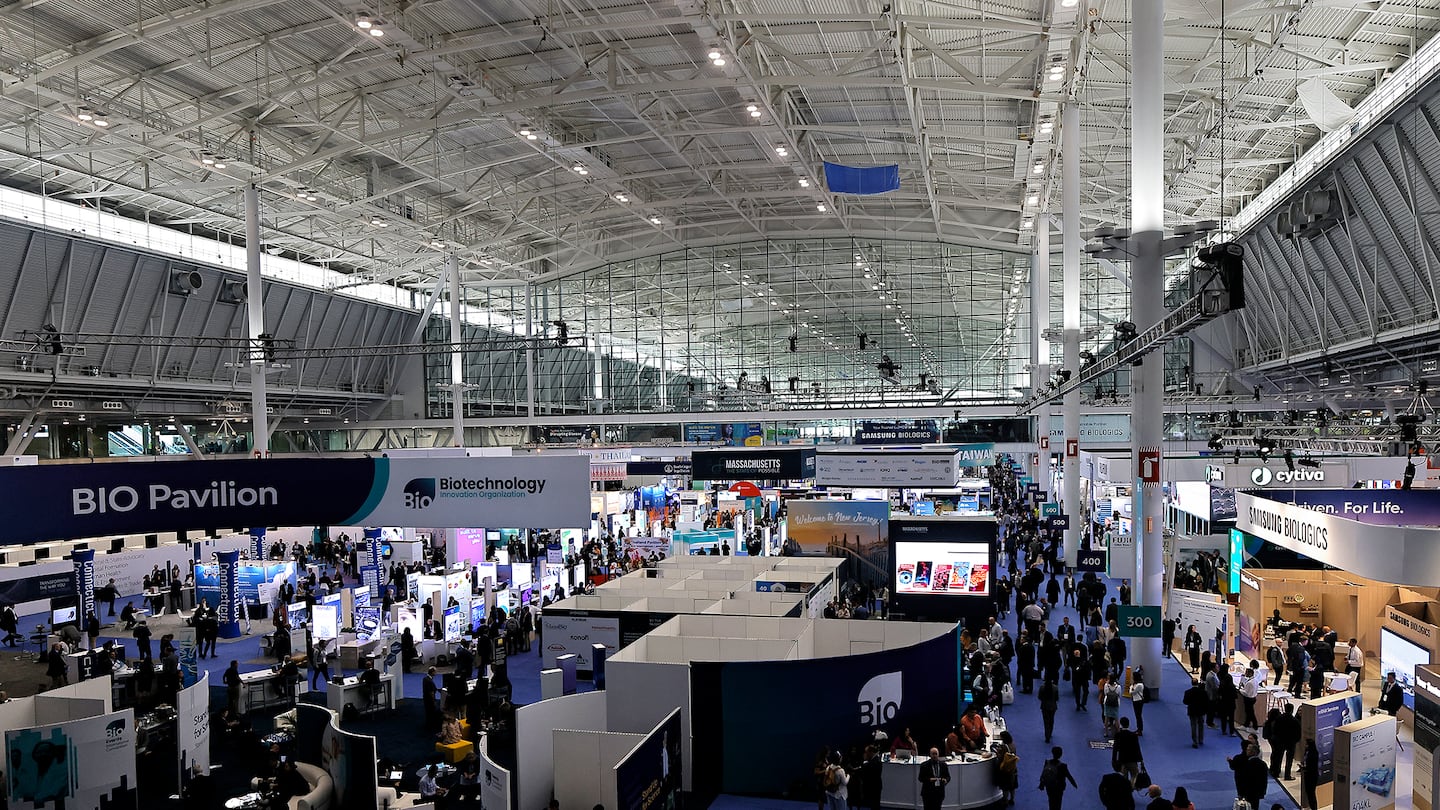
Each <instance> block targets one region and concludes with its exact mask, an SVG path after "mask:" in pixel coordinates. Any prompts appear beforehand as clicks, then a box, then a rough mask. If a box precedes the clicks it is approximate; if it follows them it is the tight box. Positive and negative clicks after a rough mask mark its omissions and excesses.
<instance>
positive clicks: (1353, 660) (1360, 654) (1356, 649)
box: [1345, 638, 1365, 692]
mask: <svg viewBox="0 0 1440 810" xmlns="http://www.w3.org/2000/svg"><path fill="white" fill-rule="evenodd" d="M1345 674H1346V675H1354V676H1355V686H1354V687H1353V688H1354V690H1355V691H1356V692H1359V691H1360V682H1361V681H1363V680H1365V651H1364V650H1362V649H1360V642H1358V641H1356V640H1355V639H1353V638H1352V639H1350V649H1349V650H1346V652H1345Z"/></svg>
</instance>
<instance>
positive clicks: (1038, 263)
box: [1030, 214, 1050, 490]
mask: <svg viewBox="0 0 1440 810" xmlns="http://www.w3.org/2000/svg"><path fill="white" fill-rule="evenodd" d="M1049 328H1050V215H1049V214H1036V215H1035V253H1034V255H1032V256H1031V261H1030V389H1031V390H1032V391H1039V390H1040V389H1041V388H1043V387H1045V384H1046V382H1047V381H1049V379H1050V341H1048V340H1046V339H1045V337H1044V334H1043V333H1044V332H1045V330H1046V329H1049ZM1048 435H1050V405H1049V403H1046V404H1045V405H1043V406H1041V407H1040V409H1039V410H1038V411H1036V412H1035V454H1036V456H1037V457H1038V458H1039V463H1037V464H1036V465H1035V473H1034V475H1035V483H1037V484H1039V485H1040V488H1041V489H1042V490H1048V489H1049V488H1050V485H1049V482H1048V480H1047V479H1046V476H1047V474H1048V473H1049V470H1050V450H1049V449H1047V448H1046V447H1045V444H1046V438H1045V437H1046V436H1048Z"/></svg>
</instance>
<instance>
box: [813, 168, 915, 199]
mask: <svg viewBox="0 0 1440 810" xmlns="http://www.w3.org/2000/svg"><path fill="white" fill-rule="evenodd" d="M825 185H826V186H827V187H828V188H829V189H830V190H831V191H833V192H835V193H836V194H884V193H885V192H887V191H894V190H896V189H898V188H900V166H899V165H898V164H895V165H890V166H871V167H868V168H862V167H859V166H842V165H840V164H839V163H831V162H830V161H828V160H827V161H825Z"/></svg>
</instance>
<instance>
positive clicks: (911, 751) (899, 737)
mask: <svg viewBox="0 0 1440 810" xmlns="http://www.w3.org/2000/svg"><path fill="white" fill-rule="evenodd" d="M918 750H920V749H919V746H917V745H915V738H913V737H911V736H910V729H908V728H907V729H905V730H904V731H902V732H900V733H899V734H896V735H895V739H894V740H893V741H892V742H891V743H890V758H891V759H896V758H897V757H896V755H897V754H899V753H900V752H901V751H904V752H905V753H904V755H903V756H905V757H913V756H915V752H916V751H918Z"/></svg>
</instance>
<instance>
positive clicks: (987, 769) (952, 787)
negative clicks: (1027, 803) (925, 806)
mask: <svg viewBox="0 0 1440 810" xmlns="http://www.w3.org/2000/svg"><path fill="white" fill-rule="evenodd" d="M928 759H929V757H915V758H913V759H906V760H901V759H891V758H889V757H886V758H884V759H883V760H882V762H881V767H882V768H883V770H882V772H881V773H882V780H883V784H882V787H881V792H880V804H881V806H883V807H920V806H921V801H920V787H921V785H920V766H921V765H922V764H924V763H925V762H926V761H928ZM941 761H942V762H944V763H945V765H946V767H948V768H949V769H950V784H948V785H946V786H945V798H944V799H943V800H942V801H941V803H940V806H941V807H942V808H946V809H947V810H951V809H953V808H973V807H989V806H990V805H992V804H994V803H996V802H998V801H1000V795H1001V794H1000V787H999V785H996V784H995V771H996V768H997V767H998V763H997V762H996V761H995V755H994V754H993V753H991V752H989V751H985V752H983V753H978V754H964V755H957V756H954V757H950V758H947V759H943V760H941Z"/></svg>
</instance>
